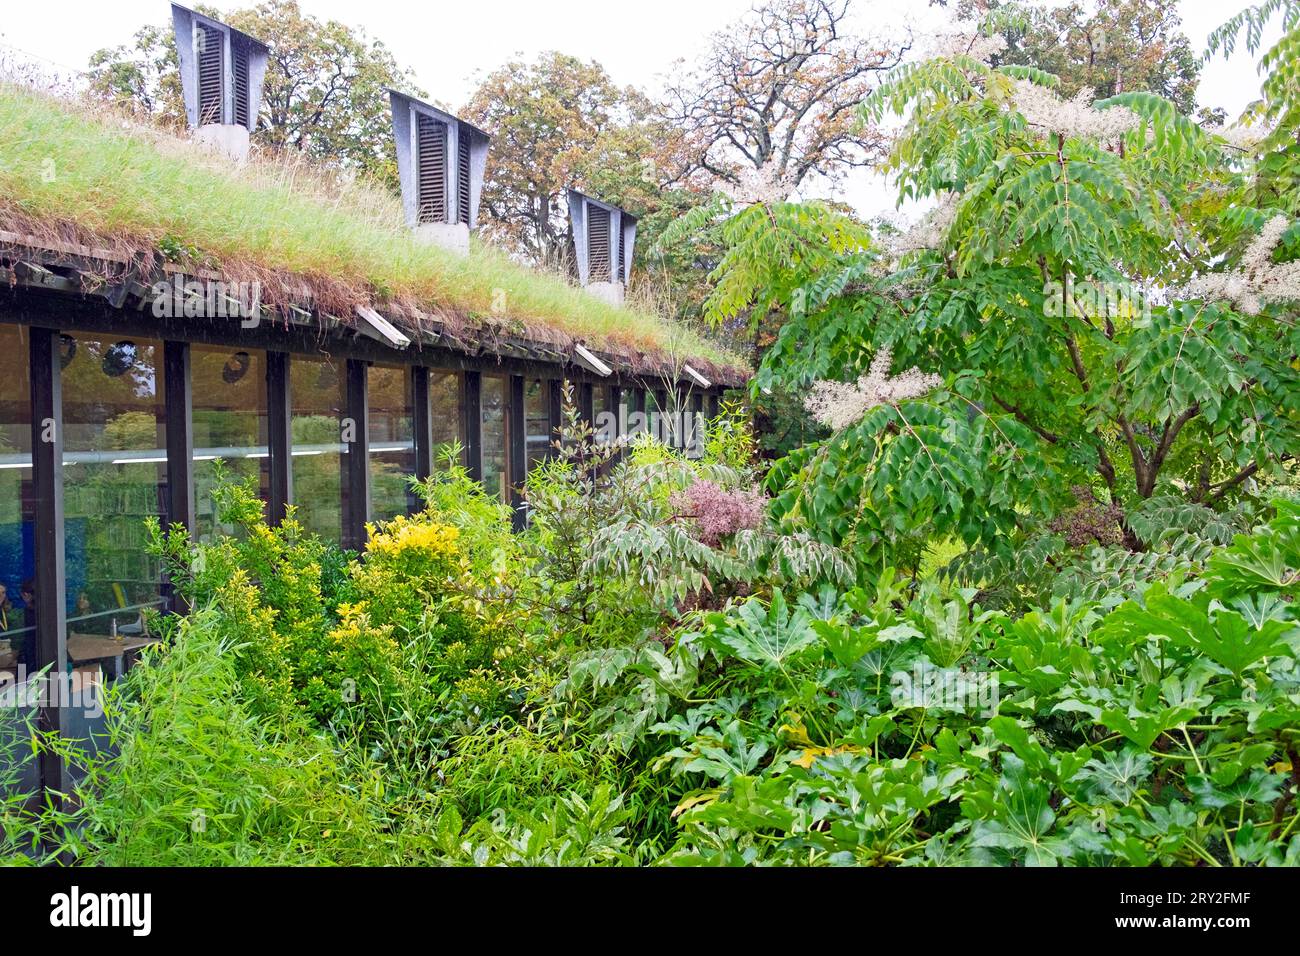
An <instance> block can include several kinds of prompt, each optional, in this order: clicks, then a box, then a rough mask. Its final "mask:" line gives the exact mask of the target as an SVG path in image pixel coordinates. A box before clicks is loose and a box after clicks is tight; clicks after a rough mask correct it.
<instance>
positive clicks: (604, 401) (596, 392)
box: [591, 385, 618, 442]
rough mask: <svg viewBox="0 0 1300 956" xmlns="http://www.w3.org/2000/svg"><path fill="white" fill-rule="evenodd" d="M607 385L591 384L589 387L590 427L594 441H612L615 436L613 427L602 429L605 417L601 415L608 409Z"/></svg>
mask: <svg viewBox="0 0 1300 956" xmlns="http://www.w3.org/2000/svg"><path fill="white" fill-rule="evenodd" d="M610 407H611V406H610V404H609V386H608V385H593V386H592V388H591V428H592V432H593V437H594V439H595V440H596V441H598V442H602V441H613V440H614V439H615V438H616V437H618V436H617V434H616V432H615V430H614V429H612V428H611V429H610V430H609V431H604V430H603V429H604V428H605V423H606V419H605V418H602V417H601V416H602V415H604V414H605V413H607V412H608V411H610Z"/></svg>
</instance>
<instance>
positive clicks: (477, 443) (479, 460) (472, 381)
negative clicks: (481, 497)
mask: <svg viewBox="0 0 1300 956" xmlns="http://www.w3.org/2000/svg"><path fill="white" fill-rule="evenodd" d="M461 399H462V401H461V413H462V414H463V415H464V416H465V417H464V421H463V423H462V424H463V426H464V427H463V428H462V429H461V434H462V435H464V436H465V470H466V471H467V472H469V476H470V477H471V478H473V479H474V480H475V481H482V480H483V379H482V376H481V375H480V373H478V372H466V373H465V374H464V377H463V382H462V391H461Z"/></svg>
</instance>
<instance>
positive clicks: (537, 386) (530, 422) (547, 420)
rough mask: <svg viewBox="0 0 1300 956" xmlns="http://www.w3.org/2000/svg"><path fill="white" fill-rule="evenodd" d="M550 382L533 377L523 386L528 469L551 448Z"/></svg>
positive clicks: (544, 456)
mask: <svg viewBox="0 0 1300 956" xmlns="http://www.w3.org/2000/svg"><path fill="white" fill-rule="evenodd" d="M549 386H550V383H549V382H547V381H545V380H543V379H540V378H534V379H530V380H529V381H528V384H527V385H525V386H524V427H525V429H526V433H525V441H524V447H525V449H526V452H527V456H528V470H529V471H532V468H533V463H534V462H538V461H542V460H544V459H545V458H546V457H547V455H548V454H550V449H551V390H550V387H549Z"/></svg>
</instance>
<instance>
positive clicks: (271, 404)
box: [266, 352, 293, 525]
mask: <svg viewBox="0 0 1300 956" xmlns="http://www.w3.org/2000/svg"><path fill="white" fill-rule="evenodd" d="M266 408H267V416H266V423H267V427H266V445H267V450H268V451H269V452H270V470H271V475H270V493H269V500H268V501H267V503H266V517H267V520H268V521H269V522H270V523H271V524H272V525H278V524H279V523H280V522H281V521H283V520H284V516H285V512H286V510H287V509H288V507H289V505H290V503H292V501H293V429H292V423H293V399H292V395H291V394H290V389H289V353H288V352H267V353H266Z"/></svg>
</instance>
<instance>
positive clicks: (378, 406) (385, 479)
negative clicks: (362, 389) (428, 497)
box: [369, 365, 415, 521]
mask: <svg viewBox="0 0 1300 956" xmlns="http://www.w3.org/2000/svg"><path fill="white" fill-rule="evenodd" d="M411 389H412V383H411V373H410V371H409V370H408V369H407V368H405V367H404V366H398V365H374V366H372V367H371V368H370V384H369V390H370V515H371V518H372V520H374V521H388V520H389V519H391V518H395V517H396V516H397V515H400V514H409V513H411V512H412V511H414V510H415V509H414V507H413V505H414V501H413V498H412V495H411V493H410V484H409V483H408V481H407V479H408V478H410V477H411V476H412V475H414V474H415V425H414V421H413V418H414V415H413V408H414V399H413V397H412V394H411Z"/></svg>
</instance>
